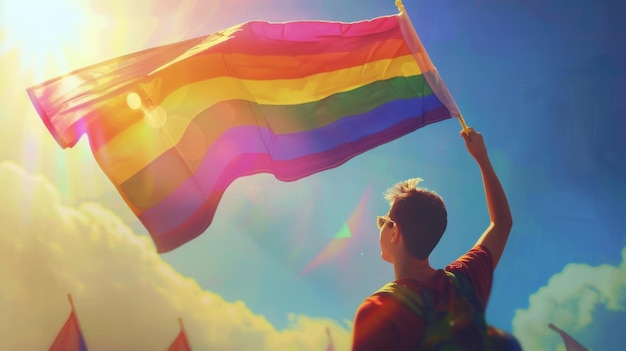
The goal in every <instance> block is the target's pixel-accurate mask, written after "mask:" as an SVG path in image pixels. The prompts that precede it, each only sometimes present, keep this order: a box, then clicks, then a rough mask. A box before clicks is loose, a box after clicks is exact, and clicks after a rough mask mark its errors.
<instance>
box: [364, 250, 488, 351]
mask: <svg viewBox="0 0 626 351" xmlns="http://www.w3.org/2000/svg"><path fill="white" fill-rule="evenodd" d="M445 270H446V271H449V272H452V273H454V274H455V275H457V276H458V275H462V276H465V277H466V278H467V279H468V280H469V282H470V284H471V286H472V288H473V289H474V292H475V293H476V296H477V297H478V299H479V301H480V302H481V303H482V305H483V309H484V308H485V307H486V306H487V300H488V298H489V292H490V290H491V283H492V280H493V258H492V257H491V253H490V252H489V250H487V248H486V247H484V246H481V245H476V246H474V247H473V248H472V249H471V250H470V251H468V252H467V253H466V254H465V255H463V256H462V257H460V258H459V259H457V260H456V261H454V262H452V263H450V264H449V265H448V266H447V267H446V268H445ZM396 283H398V284H401V285H404V286H407V287H409V288H411V289H412V290H414V291H416V292H418V293H419V291H420V289H426V290H427V291H428V294H429V295H430V296H431V297H432V298H433V302H434V304H435V305H436V304H437V302H438V301H440V300H442V299H445V297H443V296H442V294H443V293H444V292H445V291H450V290H452V291H453V290H454V289H449V288H448V287H449V286H450V285H451V284H452V283H451V282H450V280H449V278H448V277H447V275H446V273H445V272H444V270H443V269H440V270H438V271H437V273H436V274H435V275H434V276H433V278H431V279H430V280H429V281H428V282H418V281H416V280H412V279H401V280H397V281H396ZM424 328H425V326H424V322H423V321H422V320H420V318H419V317H418V316H417V314H415V313H414V312H413V311H412V310H411V309H409V308H407V307H406V305H404V304H403V303H402V302H401V301H399V300H398V299H396V298H394V297H393V296H391V295H389V294H380V295H373V296H370V297H368V298H367V299H365V301H363V303H362V304H361V305H360V306H359V308H358V309H357V311H356V315H355V317H354V326H353V345H352V350H354V351H365V350H367V351H370V350H409V349H410V348H411V347H412V346H413V345H416V344H417V342H418V341H419V340H420V338H421V336H422V334H423V332H424Z"/></svg>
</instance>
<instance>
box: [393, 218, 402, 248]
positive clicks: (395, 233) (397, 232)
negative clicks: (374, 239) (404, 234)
mask: <svg viewBox="0 0 626 351" xmlns="http://www.w3.org/2000/svg"><path fill="white" fill-rule="evenodd" d="M392 230H393V232H391V242H392V243H394V244H395V243H396V242H397V241H398V240H400V235H401V234H400V227H398V225H397V224H396V223H394V224H393V228H392Z"/></svg>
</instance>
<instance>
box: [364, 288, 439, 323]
mask: <svg viewBox="0 0 626 351" xmlns="http://www.w3.org/2000/svg"><path fill="white" fill-rule="evenodd" d="M380 294H391V295H392V296H393V297H394V298H396V299H398V300H400V302H402V303H403V304H404V305H405V306H407V307H409V308H410V309H411V310H412V311H413V312H415V313H416V314H417V315H418V316H420V317H422V316H423V313H422V311H423V310H424V305H430V304H432V301H431V299H430V296H428V294H418V293H416V292H415V291H413V290H411V289H410V288H407V287H406V286H404V285H400V284H398V283H396V282H391V283H388V284H386V285H385V286H383V287H382V288H380V289H378V291H376V292H375V293H374V295H380Z"/></svg>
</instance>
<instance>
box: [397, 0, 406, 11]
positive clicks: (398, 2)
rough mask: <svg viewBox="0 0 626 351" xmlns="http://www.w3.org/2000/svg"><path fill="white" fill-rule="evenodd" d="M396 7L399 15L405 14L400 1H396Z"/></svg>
mask: <svg viewBox="0 0 626 351" xmlns="http://www.w3.org/2000/svg"><path fill="white" fill-rule="evenodd" d="M396 6H397V7H398V11H400V13H402V12H406V11H405V10H404V5H402V0H396Z"/></svg>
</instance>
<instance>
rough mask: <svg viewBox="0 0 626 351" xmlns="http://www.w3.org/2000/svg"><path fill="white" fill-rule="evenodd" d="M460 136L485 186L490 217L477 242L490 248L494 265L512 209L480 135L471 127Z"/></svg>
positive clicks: (497, 260) (510, 222)
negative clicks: (478, 169) (474, 161)
mask: <svg viewBox="0 0 626 351" xmlns="http://www.w3.org/2000/svg"><path fill="white" fill-rule="evenodd" d="M461 135H462V136H463V138H464V139H465V145H466V146H467V150H468V151H469V153H470V155H472V156H473V157H474V159H475V160H476V162H477V163H478V167H479V168H480V172H481V174H482V177H483V186H484V188H485V198H486V199H487V209H488V211H489V219H490V220H491V223H490V224H489V226H488V227H487V229H486V230H485V232H484V233H483V234H482V235H481V236H480V238H479V239H478V241H477V242H476V244H481V245H483V246H485V247H486V248H487V249H489V251H490V252H491V255H492V256H493V264H494V267H495V266H496V265H497V264H498V262H499V261H500V257H502V252H503V251H504V247H505V246H506V242H507V240H508V239H509V233H510V232H511V228H512V227H513V218H512V217H511V210H510V209H509V203H508V201H507V199H506V194H505V193H504V189H502V185H501V184H500V180H499V179H498V176H497V175H496V172H495V171H494V169H493V166H492V165H491V161H490V160H489V155H488V154H487V148H486V146H485V142H484V140H483V136H482V135H481V134H480V133H478V132H476V131H475V130H473V129H472V128H468V130H467V132H466V131H461Z"/></svg>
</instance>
